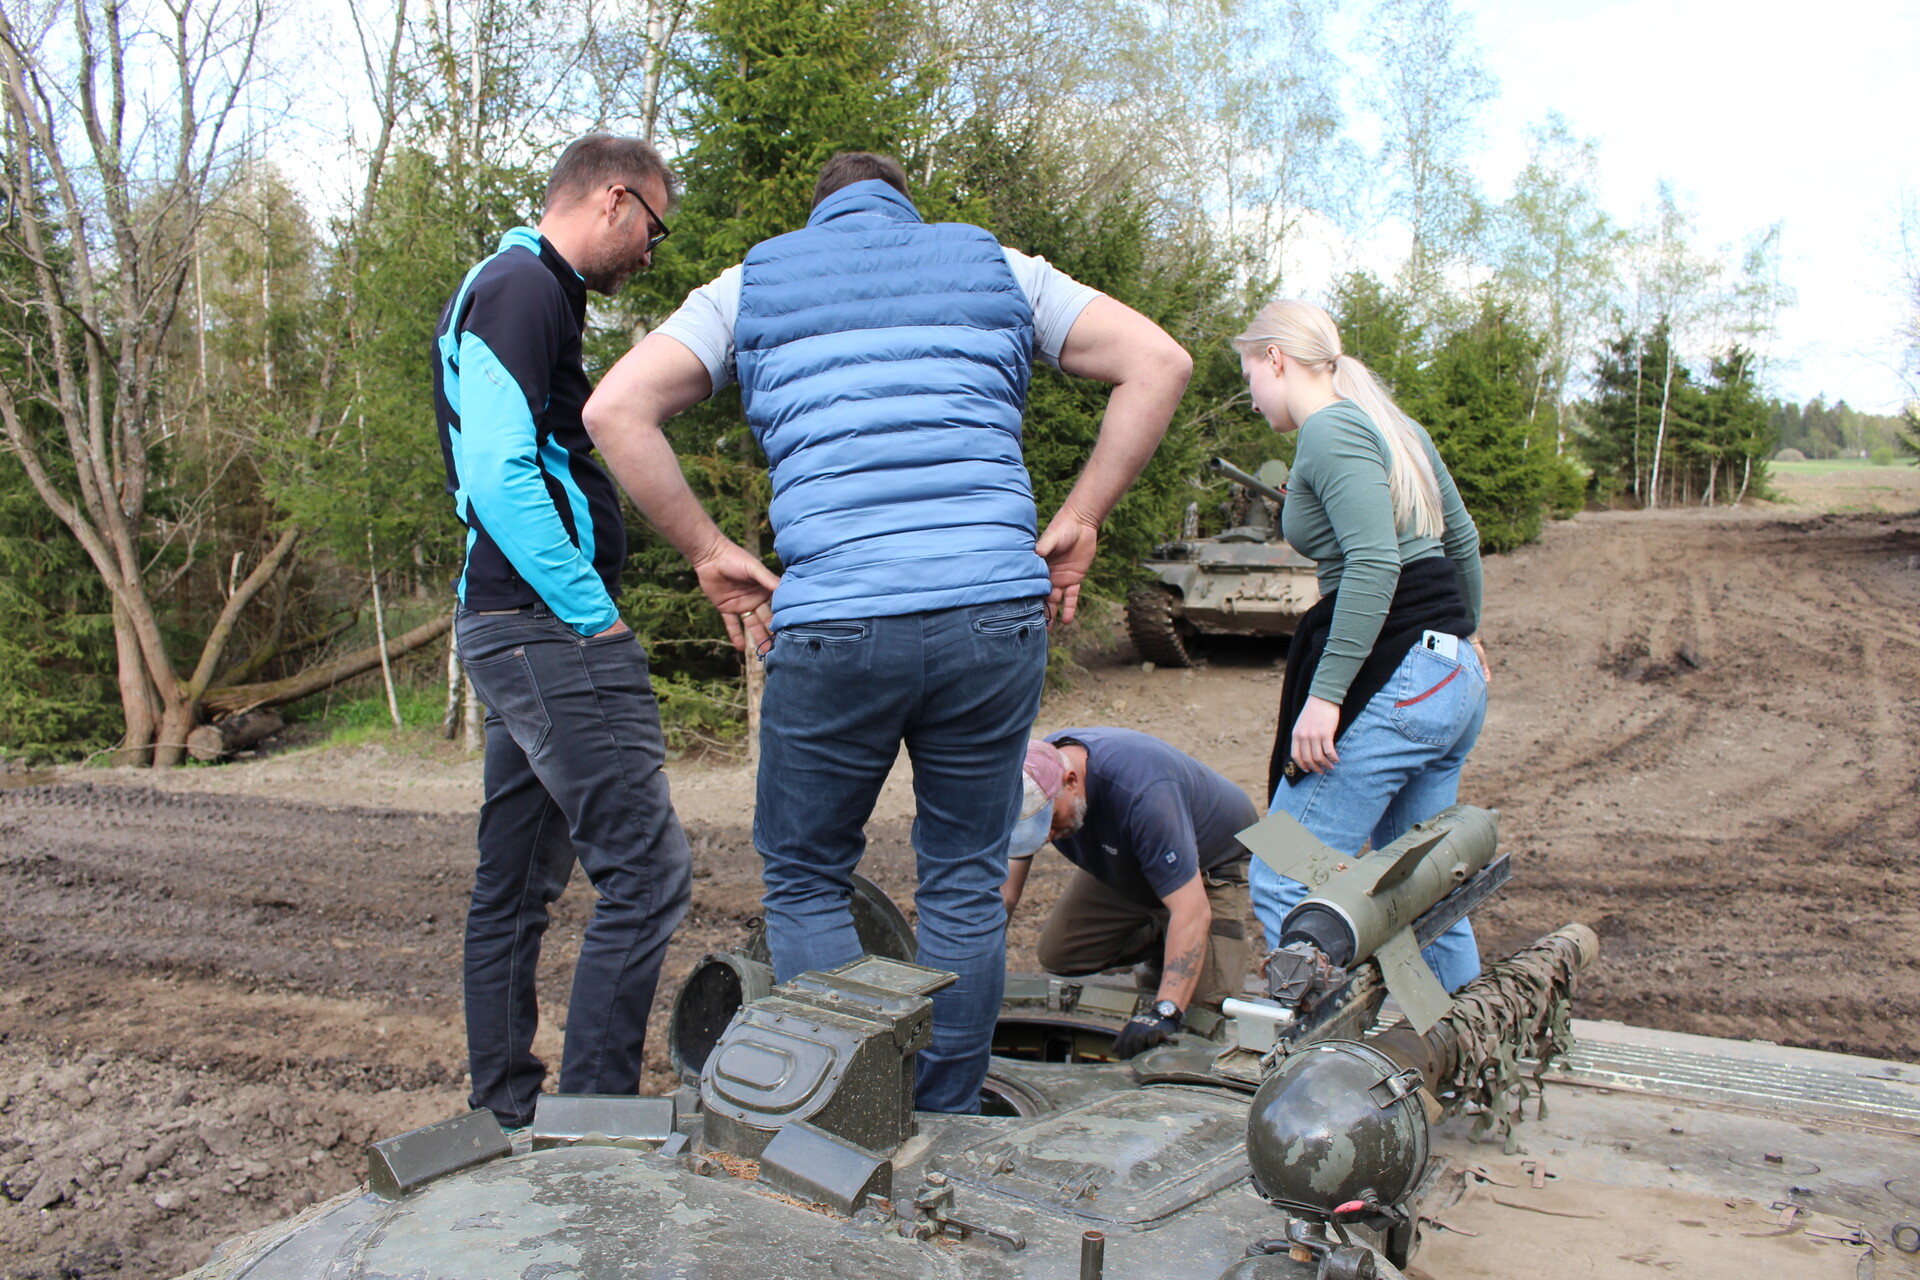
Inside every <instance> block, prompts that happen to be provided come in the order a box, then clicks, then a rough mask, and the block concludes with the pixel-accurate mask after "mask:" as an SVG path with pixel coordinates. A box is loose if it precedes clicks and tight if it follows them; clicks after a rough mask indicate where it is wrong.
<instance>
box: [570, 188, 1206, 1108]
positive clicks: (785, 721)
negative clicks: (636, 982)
mask: <svg viewBox="0 0 1920 1280" xmlns="http://www.w3.org/2000/svg"><path fill="white" fill-rule="evenodd" d="M1036 358H1038V359H1039V360H1042V361H1044V362H1046V363H1049V364H1055V365H1058V367H1059V368H1061V369H1062V370H1064V371H1066V372H1067V373H1070V374H1077V375H1079V376H1082V377H1087V378H1093V379H1097V380H1099V381H1102V382H1107V383H1111V384H1114V390H1113V393H1112V395H1111V397H1110V398H1109V400H1108V402H1107V411H1106V416H1105V418H1104V419H1103V421H1102V423H1101V428H1100V436H1099V441H1098V443H1097V444H1096V445H1095V446H1094V449H1093V452H1092V456H1091V457H1090V458H1089V459H1088V461H1087V464H1086V470H1085V471H1084V472H1083V473H1082V475H1081V477H1080V479H1079V482H1078V483H1077V484H1075V486H1074V488H1073V491H1072V493H1071V494H1069V495H1068V497H1067V499H1066V502H1065V503H1064V504H1063V505H1062V507H1061V509H1060V510H1059V511H1058V512H1057V513H1056V514H1055V515H1054V516H1053V519H1052V520H1051V521H1050V522H1049V524H1048V526H1047V528H1046V530H1045V532H1044V533H1042V532H1040V530H1039V529H1038V528H1037V527H1036V526H1037V520H1036V514H1037V513H1036V512H1035V509H1034V501H1033V490H1032V485H1031V483H1030V481H1029V479H1028V476H1027V469H1026V465H1025V461H1024V458H1023V455H1022V452H1021V418H1022V414H1023V412H1024V410H1025V408H1026V396H1027V383H1028V379H1029V377H1030V375H1031V372H1032V366H1033V362H1034V360H1035V359H1036ZM1191 370H1192V361H1191V360H1190V359H1189V357H1188V356H1187V353H1186V352H1185V351H1183V350H1181V348H1180V346H1179V344H1178V343H1176V342H1175V341H1174V340H1173V339H1172V338H1170V337H1168V336H1167V334H1165V333H1164V332H1162V331H1161V330H1160V328H1159V327H1158V326H1157V325H1155V324H1154V323H1153V322H1152V321H1151V320H1148V319H1147V318H1146V317H1145V316H1142V315H1140V314H1139V313H1138V312H1135V311H1132V310H1130V309H1128V308H1127V307H1125V306H1123V305H1121V304H1120V303H1118V302H1116V301H1114V300H1113V299H1112V298H1108V297H1104V296H1102V295H1101V294H1099V293H1098V292H1096V291H1095V290H1093V289H1089V288H1087V287H1086V286H1085V285H1083V284H1080V283H1078V282H1077V281H1075V280H1073V279H1071V278H1069V277H1068V276H1066V275H1064V274H1063V273H1061V272H1060V271H1058V270H1056V269H1055V268H1053V267H1051V266H1049V265H1048V264H1047V262H1046V261H1045V260H1044V259H1041V258H1034V257H1029V256H1028V255H1026V254H1023V253H1019V252H1016V251H1014V250H1011V249H1006V248H1003V247H1002V246H1001V245H1000V244H999V242H998V241H996V240H995V239H994V237H993V235H992V234H991V233H990V232H988V231H985V230H983V229H981V228H979V227H974V226H967V225H964V224H960V223H937V224H929V223H927V222H925V221H923V220H922V219H921V217H920V213H919V210H918V209H917V208H915V206H914V203H913V200H912V198H911V197H910V196H909V195H908V192H907V179H906V175H905V174H904V173H903V172H902V171H901V167H900V165H899V164H898V163H897V162H896V161H894V160H892V159H889V158H887V157H884V156H876V155H871V154H867V153H864V152H849V153H845V154H842V155H839V156H835V157H834V158H833V159H832V160H830V161H828V162H827V164H826V166H825V168H823V169H822V170H821V173H820V177H819V181H818V182H817V183H816V185H815V188H814V205H813V212H812V214H811V216H810V217H809V218H808V219H807V224H806V226H805V227H803V228H800V229H799V230H796V231H793V232H790V233H788V234H787V235H783V236H777V237H775V238H773V239H771V240H768V241H765V242H763V243H761V244H759V245H756V246H754V247H753V248H752V249H751V250H749V251H748V253H747V255H746V259H745V261H744V262H743V263H742V264H741V265H739V266H736V267H732V268H729V269H728V270H727V271H726V272H725V273H724V274H723V275H721V276H720V278H719V279H717V280H715V281H713V282H712V283H711V284H708V285H705V286H703V287H702V288H700V289H699V290H696V291H695V293H694V295H693V296H692V297H690V298H688V300H687V302H686V304H685V305H684V306H682V307H681V308H680V310H679V311H677V312H675V313H674V315H673V316H672V317H671V318H669V319H668V320H667V321H666V323H664V324H663V325H661V327H660V328H659V329H658V330H656V331H655V332H654V333H652V334H649V335H648V336H647V337H646V338H645V339H643V340H642V341H641V343H640V344H639V345H638V346H637V347H635V348H634V349H633V350H632V351H631V352H629V353H628V354H627V356H626V357H625V358H624V359H622V360H621V361H620V363H619V365H618V366H616V367H615V368H614V369H613V370H612V371H611V372H610V373H608V375H607V377H606V379H605V380H604V381H603V383H602V385H601V387H600V389H599V390H598V391H597V392H595V394H594V397H593V401H592V403H591V404H590V405H589V406H588V409H587V423H588V428H589V430H591V431H592V432H593V435H594V438H595V440H596V441H597V442H598V443H599V445H600V451H601V454H602V455H603V456H604V457H605V458H606V460H607V465H608V466H609V467H610V468H611V469H612V471H613V473H614V475H615V476H616V477H617V478H618V479H619V480H620V482H621V484H623V485H625V486H626V488H627V490H628V491H629V492H630V493H632V494H633V496H634V499H635V501H636V502H638V503H639V505H640V509H641V510H642V511H644V512H645V513H646V514H647V517H648V518H649V519H650V520H651V521H652V522H653V523H654V524H655V525H656V526H658V527H659V528H660V529H661V530H662V531H664V532H666V533H667V534H668V536H669V537H673V538H674V539H675V541H676V542H680V543H682V545H683V549H684V547H686V546H695V547H697V546H698V545H699V542H698V538H697V537H687V536H685V535H682V534H679V533H676V532H675V530H676V528H677V526H678V524H679V522H680V521H681V520H682V519H685V520H688V521H693V522H695V526H694V527H695V528H698V527H704V526H703V525H702V524H700V523H699V522H704V521H705V516H704V515H697V514H696V513H698V512H699V506H698V504H697V503H696V502H694V501H693V499H692V496H691V494H689V493H688V492H687V487H686V482H685V481H684V480H683V479H682V478H681V472H680V467H679V464H678V463H677V462H676V461H675V459H674V455H673V450H672V448H671V446H670V445H669V444H668V443H667V441H666V439H665V437H664V436H663V435H662V434H661V432H660V429H659V427H660V424H661V423H662V422H663V421H665V420H666V419H667V418H668V417H670V416H672V415H673V414H674V413H677V412H679V411H680V410H681V409H684V408H687V407H689V406H691V405H693V404H695V403H697V402H698V401H701V400H704V399H706V398H707V397H708V396H710V395H712V394H713V393H714V392H715V391H717V390H719V389H720V388H721V387H724V386H725V385H726V384H727V382H729V381H736V380H737V381H738V382H739V384H740V389H741V404H742V407H743V408H744V410H745V412H746V417H747V422H748V424H749V425H750V426H751V427H752V428H753V433H754V437H755V439H756V440H757V441H758V442H759V444H760V446H761V448H762V449H763V450H764V451H765V452H766V455H767V460H768V467H769V471H770V477H771V480H772V485H773V501H772V504H771V506H770V507H769V509H768V514H769V517H770V519H771V521H772V524H773V532H774V549H775V550H776V551H777V552H778V553H779V556H780V560H781V564H782V567H783V569H784V571H785V574H784V577H782V579H781V581H780V589H779V591H778V592H777V593H776V594H775V596H774V610H775V612H774V623H775V625H776V626H777V628H778V634H777V636H776V638H775V640H774V643H773V645H772V647H771V648H770V649H769V650H767V651H766V663H767V685H766V696H765V701H764V703H763V705H762V708H761V733H760V772H759V778H758V793H757V798H756V803H755V808H754V824H753V837H754V844H755V845H756V846H757V847H758V849H759V851H760V856H761V859H762V862H763V865H764V876H765V883H766V897H765V907H766V920H767V939H768V942H769V944H770V946H771V948H772V951H773V964H774V972H775V974H776V976H778V977H779V978H780V979H782V980H783V981H784V980H786V979H788V978H791V977H793V976H794V975H795V974H798V973H801V972H803V971H805V970H808V969H820V968H826V967H829V966H831V965H836V964H841V963H844V962H846V961H849V960H852V959H855V958H856V957H858V956H859V954H860V950H861V948H860V940H859V937H858V935H857V934H856V932H855V931H854V926H853V917H852V914H851V912H850V911H849V908H848V886H849V883H850V877H851V875H852V873H853V869H854V867H855V865H856V864H857V863H858V862H859V860H860V856H861V853H862V851H863V850H864V849H865V845H866V840H865V836H864V834H863V828H864V826H865V824H866V821H867V818H868V816H869V815H870V814H871V813H872V811H873V805H874V800H875V798H876V797H877V796H878V795H879V792H880V787H881V784H882V783H883V782H885V780H886V777H887V774H888V771H889V770H890V769H891V768H892V767H893V763H894V760H895V758H896V757H897V756H898V754H899V751H900V748H901V746H902V745H903V744H904V745H905V747H906V749H907V752H908V754H909V756H910V757H911V759H912V761H913V785H914V795H915V799H916V801H917V804H918V816H917V817H916V818H915V821H914V824H913V847H914V851H915V855H916V857H917V858H918V869H919V885H918V887H917V889H916V890H915V893H914V903H915V905H916V907H917V908H918V910H919V942H920V952H919V958H920V960H921V962H922V963H923V964H927V965H931V966H934V967H936V968H941V969H947V970H951V971H952V972H954V973H956V974H958V975H959V981H958V982H956V983H955V984H954V985H953V986H952V987H950V988H948V989H947V990H945V991H942V992H940V993H939V994H938V995H936V996H935V997H934V1013H933V1044H932V1046H931V1047H930V1048H928V1049H926V1050H923V1051H922V1052H921V1053H920V1055H919V1061H918V1064H917V1070H918V1073H919V1076H918V1081H917V1100H918V1105H919V1106H920V1107H921V1108H923V1109H925V1110H929V1111H959V1112H965V1111H978V1110H979V1108H980V1085H981V1082H982V1080H983V1079H984V1078H985V1075H986V1069H987V1056H988V1052H989V1049H990V1045H991V1037H992V1031H993V1022H994V1018H995V1015H996V1014H997V1013H998V1012H999V1007H1000V996H1001V991H1002V989H1003V986H1004V983H1005V978H1006V972H1005V971H1006V936H1005V926H1006V912H1005V911H1004V910H1003V909H1002V907H1001V905H1000V885H1001V882H1002V881H1004V880H1005V879H1006V875H1007V833H1008V830H1009V828H1011V827H1012V825H1013V819H1014V815H1015V812H1016V810H1017V809H1018V806H1019V800H1020V764H1021V760H1022V758H1023V756H1024V753H1025V751H1026V743H1027V734H1028V732H1029V731H1030V730H1031V728H1032V726H1033V718H1034V715H1035V713H1036V712H1037V711H1038V709H1039V705H1040V687H1041V683H1042V680H1043V679H1044V677H1045V673H1046V665H1047V623H1048V612H1049V611H1048V608H1047V605H1048V597H1049V595H1050V594H1051V595H1052V596H1053V598H1054V602H1055V604H1056V605H1057V607H1058V609H1059V616H1060V617H1061V619H1062V620H1065V621H1071V619H1072V617H1073V610H1074V606H1075V604H1076V602H1077V597H1078V594H1079V590H1080V582H1081V580H1082V579H1083V578H1084V577H1085V576H1086V572H1087V567H1088V565H1089V564H1090V563H1091V562H1092V560H1093V554H1094V545H1095V541H1096V536H1097V533H1098V530H1099V527H1100V522H1101V521H1102V520H1103V519H1104V518H1105V517H1106V514H1107V512H1108V511H1109V510H1111V509H1112V507H1113V504H1114V503H1115V502H1116V501H1118V500H1119V498H1120V495H1121V494H1122V493H1124V492H1125V491H1126V488H1127V486H1128V485H1129V484H1131V483H1132V481H1133V479H1134V477H1135V476H1137V475H1138V474H1139V472H1140V468H1141V467H1143V466H1144V465H1146V462H1147V459H1148V458H1150V457H1151V456H1152V454H1153V450H1154V448H1155V446H1156V445H1157V444H1158V443H1159V441H1160V436H1161V433H1162V432H1164V431H1165V430H1166V427H1167V421H1168V419H1169V418H1170V417H1171V416H1172V414H1173V410H1174V407H1175V406H1176V405H1177V404H1178V403H1179V400H1180V396H1181V393H1182V392H1183V391H1184V390H1185V389H1186V384H1187V377H1188V374H1189V373H1190V372H1191ZM1036 535H1038V536H1037V537H1036ZM708 594H709V596H711V597H712V598H713V601H714V603H715V604H716V605H718V606H719V608H720V610H721V612H722V613H725V612H727V611H729V610H730V609H732V608H733V602H732V599H731V598H729V597H727V596H724V595H716V594H715V593H714V592H713V591H711V590H709V592H708Z"/></svg>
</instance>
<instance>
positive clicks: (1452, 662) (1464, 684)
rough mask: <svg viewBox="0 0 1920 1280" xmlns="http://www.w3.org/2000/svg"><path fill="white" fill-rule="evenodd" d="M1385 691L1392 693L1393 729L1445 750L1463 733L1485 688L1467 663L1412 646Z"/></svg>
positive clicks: (1416, 740)
mask: <svg viewBox="0 0 1920 1280" xmlns="http://www.w3.org/2000/svg"><path fill="white" fill-rule="evenodd" d="M1463 647H1464V646H1463ZM1387 688H1388V689H1390V690H1392V691H1393V712H1392V717H1393V726H1394V728H1396V729H1398V730H1399V731H1400V732H1401V733H1402V734H1404V735H1405V736H1406V737H1408V738H1410V739H1412V740H1413V741H1414V742H1420V743H1425V744H1427V745H1428V746H1435V747H1446V746H1451V745H1453V743H1454V742H1456V741H1458V740H1459V737H1460V735H1461V734H1462V733H1464V732H1466V729H1467V725H1468V723H1469V721H1470V720H1471V718H1472V714H1473V710H1474V700H1475V699H1477V698H1479V697H1481V696H1483V693H1482V690H1483V689H1484V686H1483V685H1482V684H1481V682H1480V679H1479V677H1478V675H1477V673H1476V672H1475V671H1474V670H1473V669H1472V668H1471V667H1469V666H1468V665H1467V664H1466V663H1464V662H1462V661H1460V660H1459V659H1455V658H1443V657H1441V656H1440V655H1439V654H1437V653H1434V652H1432V651H1431V650H1428V649H1423V648H1420V647H1418V646H1415V647H1414V648H1412V649H1409V650H1408V651H1407V656H1406V659H1405V661H1403V662H1402V663H1401V664H1400V669H1399V670H1398V671H1396V672H1394V673H1393V679H1392V680H1390V681H1388V683H1387Z"/></svg>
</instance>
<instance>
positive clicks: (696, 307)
mask: <svg viewBox="0 0 1920 1280" xmlns="http://www.w3.org/2000/svg"><path fill="white" fill-rule="evenodd" d="M741 274H742V273H741V268H740V267H739V266H738V265H735V266H731V267H728V268H727V269H726V270H725V271H722V272H721V273H720V274H719V275H718V276H715V277H714V278H713V279H712V280H710V281H708V282H707V283H706V284H703V285H701V286H700V287H699V288H698V289H695V290H694V291H693V292H692V293H690V294H688V295H687V300H686V301H685V302H683V303H681V304H680V309H679V310H677V311H675V312H674V313H673V314H672V315H670V316H668V317H667V318H666V320H665V321H664V322H663V323H662V324H661V326H660V327H659V328H658V329H655V330H654V332H655V333H664V334H666V335H667V336H668V337H669V338H672V339H674V340H676V341H677V342H679V343H680V344H681V345H682V346H684V347H686V349H687V350H689V351H691V352H693V354H695V355H696V356H699V357H700V363H702V364H704V365H706V366H707V376H708V377H709V378H711V379H712V380H713V392H712V393H710V394H716V393H718V392H719V391H720V390H721V389H722V388H724V387H725V386H726V385H727V384H728V383H730V382H732V381H733V326H734V323H735V322H736V321H738V320H739V318H740V276H741Z"/></svg>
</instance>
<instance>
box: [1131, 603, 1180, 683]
mask: <svg viewBox="0 0 1920 1280" xmlns="http://www.w3.org/2000/svg"><path fill="white" fill-rule="evenodd" d="M1127 635H1128V636H1130V637H1131V638H1132V640H1133V647H1134V650H1135V651H1136V652H1137V653H1139V655H1140V656H1141V657H1142V658H1145V659H1146V660H1147V661H1148V662H1151V663H1153V664H1155V665H1156V666H1162V667H1190V666H1192V665H1193V655H1192V654H1191V653H1190V652H1188V650H1187V641H1186V637H1184V636H1182V635H1181V634H1180V624H1179V623H1178V622H1176V621H1175V620H1174V617H1173V593H1172V592H1170V591H1168V590H1167V589H1166V588H1165V587H1159V586H1149V587H1137V588H1135V589H1134V592H1133V594H1132V595H1131V596H1129V597H1128V599H1127Z"/></svg>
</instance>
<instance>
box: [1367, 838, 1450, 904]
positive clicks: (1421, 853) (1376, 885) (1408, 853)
mask: <svg viewBox="0 0 1920 1280" xmlns="http://www.w3.org/2000/svg"><path fill="white" fill-rule="evenodd" d="M1451 834H1453V833H1452V832H1451V831H1450V830H1448V831H1436V832H1434V833H1433V834H1432V835H1430V836H1428V837H1427V838H1426V839H1425V840H1418V841H1415V842H1414V843H1413V844H1410V845H1408V846H1407V847H1406V848H1405V849H1402V850H1401V851H1400V853H1399V856H1397V857H1396V858H1394V860H1393V865H1392V866H1390V867H1388V868H1387V869H1386V870H1385V871H1383V872H1381V873H1380V878H1379V879H1378V880H1375V881H1374V882H1373V888H1371V889H1369V890H1367V896H1368V897H1369V898H1371V897H1373V896H1374V895H1375V894H1378V893H1384V892H1386V891H1387V890H1388V889H1391V888H1393V886H1395V885H1397V884H1399V883H1400V882H1401V881H1402V880H1405V879H1406V878H1407V877H1408V876H1409V875H1411V874H1413V869H1414V868H1415V867H1417V866H1419V865H1420V859H1422V858H1424V857H1426V856H1427V855H1428V854H1429V853H1432V852H1433V851H1434V849H1435V848H1436V847H1437V846H1438V845H1439V844H1440V842H1441V841H1443V840H1445V839H1446V838H1447V837H1448V836H1449V835H1451Z"/></svg>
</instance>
